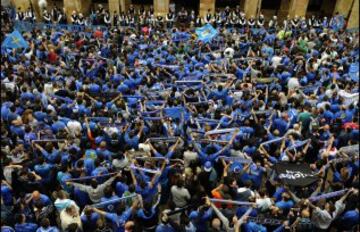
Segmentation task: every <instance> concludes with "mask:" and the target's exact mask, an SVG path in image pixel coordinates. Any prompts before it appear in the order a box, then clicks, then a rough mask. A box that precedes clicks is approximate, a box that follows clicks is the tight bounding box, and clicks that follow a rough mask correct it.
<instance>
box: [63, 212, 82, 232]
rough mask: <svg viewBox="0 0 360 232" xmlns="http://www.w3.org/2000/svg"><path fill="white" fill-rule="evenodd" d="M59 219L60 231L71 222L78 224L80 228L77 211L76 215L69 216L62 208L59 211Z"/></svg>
mask: <svg viewBox="0 0 360 232" xmlns="http://www.w3.org/2000/svg"><path fill="white" fill-rule="evenodd" d="M60 221H61V229H62V231H65V230H66V228H67V227H68V226H69V225H70V224H73V223H76V224H78V226H79V227H80V228H82V224H81V218H80V215H79V213H78V215H77V216H75V217H73V216H70V215H69V214H68V213H66V210H63V211H61V213H60Z"/></svg>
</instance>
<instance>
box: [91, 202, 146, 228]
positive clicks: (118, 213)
mask: <svg viewBox="0 0 360 232" xmlns="http://www.w3.org/2000/svg"><path fill="white" fill-rule="evenodd" d="M138 204H139V201H138V200H135V201H134V202H133V205H132V206H131V207H129V208H127V209H125V208H124V206H123V205H121V204H119V205H118V206H117V207H116V209H115V213H108V212H106V211H103V210H100V209H97V208H91V209H92V210H93V212H95V213H98V214H99V215H101V216H104V217H105V218H106V220H108V221H109V222H110V224H111V226H112V229H113V231H114V232H125V229H124V225H125V223H126V222H127V221H128V220H129V219H130V217H131V215H132V214H133V213H134V212H135V211H136V209H137V207H138Z"/></svg>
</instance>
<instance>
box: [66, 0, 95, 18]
mask: <svg viewBox="0 0 360 232" xmlns="http://www.w3.org/2000/svg"><path fill="white" fill-rule="evenodd" d="M90 6H91V1H88V0H64V8H65V11H66V16H67V18H68V21H69V20H70V16H71V14H72V12H73V11H74V10H75V11H76V12H77V13H82V14H83V15H88V13H89V11H90Z"/></svg>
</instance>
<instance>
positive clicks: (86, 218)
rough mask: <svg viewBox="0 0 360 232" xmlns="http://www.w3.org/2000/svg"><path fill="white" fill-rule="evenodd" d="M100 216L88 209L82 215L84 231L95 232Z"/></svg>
mask: <svg viewBox="0 0 360 232" xmlns="http://www.w3.org/2000/svg"><path fill="white" fill-rule="evenodd" d="M99 218H100V214H98V213H96V212H94V211H93V210H92V209H91V208H89V207H86V208H85V209H84V211H83V214H82V215H81V222H82V227H83V231H95V229H96V223H97V220H98V219H99Z"/></svg>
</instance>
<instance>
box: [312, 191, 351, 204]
mask: <svg viewBox="0 0 360 232" xmlns="http://www.w3.org/2000/svg"><path fill="white" fill-rule="evenodd" d="M347 191H348V189H343V190H339V191H334V192H330V193H324V194H321V195H318V196H314V197H310V198H309V200H310V201H312V202H314V201H318V200H320V199H328V198H333V197H337V196H341V195H343V194H344V193H346V192H347Z"/></svg>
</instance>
